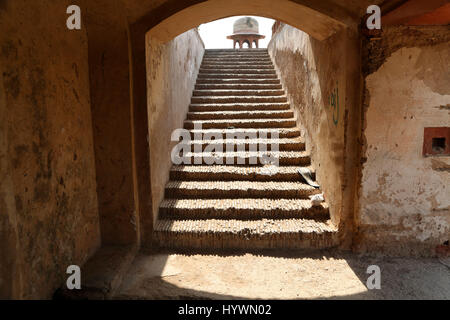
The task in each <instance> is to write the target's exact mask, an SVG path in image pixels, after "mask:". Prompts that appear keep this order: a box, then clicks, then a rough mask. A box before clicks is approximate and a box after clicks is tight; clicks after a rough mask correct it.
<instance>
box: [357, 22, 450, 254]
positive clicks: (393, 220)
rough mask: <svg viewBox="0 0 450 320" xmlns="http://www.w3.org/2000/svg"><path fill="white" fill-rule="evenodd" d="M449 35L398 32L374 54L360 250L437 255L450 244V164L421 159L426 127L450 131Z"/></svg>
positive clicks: (371, 48) (386, 36)
mask: <svg viewBox="0 0 450 320" xmlns="http://www.w3.org/2000/svg"><path fill="white" fill-rule="evenodd" d="M449 31H450V29H449V27H448V26H442V27H439V26H437V27H391V28H387V29H386V30H384V32H383V35H382V37H381V39H380V40H375V41H371V42H372V44H371V45H368V46H367V48H368V49H367V52H366V54H365V60H366V63H365V65H366V72H367V76H366V78H365V85H366V93H365V107H366V112H365V117H364V118H365V129H364V131H363V135H364V138H365V144H364V153H363V157H364V159H365V161H366V162H365V164H364V167H363V171H362V181H361V192H360V200H359V210H360V214H359V218H360V221H359V223H360V235H359V236H360V238H359V239H358V242H359V250H362V251H367V250H369V251H370V250H376V251H382V252H386V253H392V254H401V255H403V254H406V255H430V254H431V255H432V254H434V248H435V247H436V245H439V244H442V243H444V242H445V241H448V240H449V238H450V189H449V188H450V170H449V168H450V157H448V156H447V157H442V156H435V157H424V156H423V155H422V146H423V136H424V127H449V126H450V109H449V106H450V72H449V70H450V45H449V40H450V32H449ZM447 143H450V142H447Z"/></svg>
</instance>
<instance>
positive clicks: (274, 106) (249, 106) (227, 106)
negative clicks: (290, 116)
mask: <svg viewBox="0 0 450 320" xmlns="http://www.w3.org/2000/svg"><path fill="white" fill-rule="evenodd" d="M263 110H290V107H289V103H288V102H273V103H203V104H202V103H200V104H191V105H189V111H191V112H210V111H263Z"/></svg>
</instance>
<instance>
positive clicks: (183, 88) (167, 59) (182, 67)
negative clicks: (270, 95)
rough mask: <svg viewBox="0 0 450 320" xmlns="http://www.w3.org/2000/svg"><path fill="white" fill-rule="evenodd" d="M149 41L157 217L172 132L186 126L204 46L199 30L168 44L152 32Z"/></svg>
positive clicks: (166, 176)
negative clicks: (155, 38)
mask: <svg viewBox="0 0 450 320" xmlns="http://www.w3.org/2000/svg"><path fill="white" fill-rule="evenodd" d="M146 42H147V84H148V88H147V89H148V117H149V145H150V177H151V186H152V211H153V218H154V219H156V218H157V216H158V208H159V204H160V202H161V201H162V199H163V198H164V188H165V185H166V183H167V181H168V180H169V170H170V167H171V166H172V160H171V157H170V154H171V151H172V148H173V147H174V146H175V145H176V143H177V142H174V141H171V135H172V132H173V131H174V130H175V129H178V128H183V122H184V120H185V119H186V113H187V111H188V109H189V104H190V100H191V97H192V92H193V90H194V86H195V82H196V80H197V74H198V71H199V68H200V64H201V62H202V59H203V54H204V51H205V49H204V44H203V42H202V40H201V38H200V35H199V34H198V31H197V30H196V29H192V30H190V31H188V32H185V33H183V34H181V35H179V36H178V37H176V38H175V39H173V40H172V41H170V42H168V43H166V44H161V43H160V42H158V41H157V40H154V39H152V37H150V36H149V35H147V40H146Z"/></svg>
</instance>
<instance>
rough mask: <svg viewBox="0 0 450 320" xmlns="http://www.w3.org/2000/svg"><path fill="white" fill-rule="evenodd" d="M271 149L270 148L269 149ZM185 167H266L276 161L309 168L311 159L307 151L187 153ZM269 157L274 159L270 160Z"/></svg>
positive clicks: (281, 164) (285, 164) (284, 164)
mask: <svg viewBox="0 0 450 320" xmlns="http://www.w3.org/2000/svg"><path fill="white" fill-rule="evenodd" d="M268 149H269V148H268ZM183 157H184V159H183V160H185V161H184V162H183V163H182V164H185V165H190V164H192V165H208V164H214V162H215V164H218V165H222V164H227V165H264V164H265V163H266V162H267V161H273V160H274V159H276V160H277V161H278V164H279V165H280V166H309V165H310V164H311V158H310V156H309V154H308V153H307V152H306V151H278V152H277V151H273V152H272V151H267V152H262V151H257V152H252V151H244V152H214V153H211V152H199V153H197V152H195V153H194V152H186V153H185V154H184V155H183ZM268 157H273V159H270V158H268Z"/></svg>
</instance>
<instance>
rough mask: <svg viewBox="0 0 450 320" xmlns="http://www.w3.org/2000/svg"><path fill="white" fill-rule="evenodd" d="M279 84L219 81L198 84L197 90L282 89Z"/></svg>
mask: <svg viewBox="0 0 450 320" xmlns="http://www.w3.org/2000/svg"><path fill="white" fill-rule="evenodd" d="M280 89H282V85H281V83H279V84H271V83H267V84H259V83H254V84H251V83H217V84H212V83H209V84H196V85H195V90H280Z"/></svg>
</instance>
